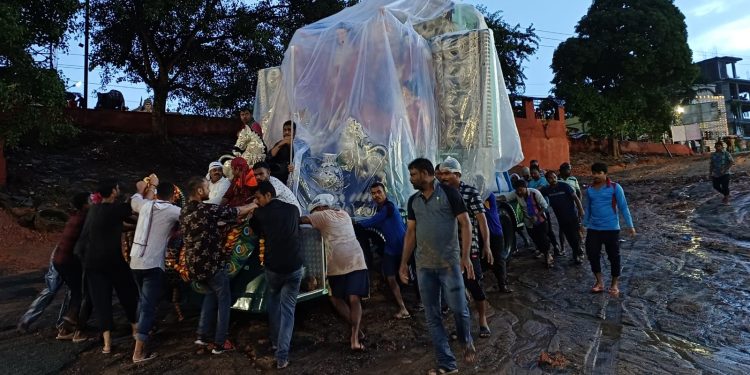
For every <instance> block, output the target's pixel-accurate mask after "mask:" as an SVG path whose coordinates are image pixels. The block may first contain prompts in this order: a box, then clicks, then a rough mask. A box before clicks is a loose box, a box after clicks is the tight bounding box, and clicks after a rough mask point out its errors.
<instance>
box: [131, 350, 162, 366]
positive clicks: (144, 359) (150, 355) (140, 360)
mask: <svg viewBox="0 0 750 375" xmlns="http://www.w3.org/2000/svg"><path fill="white" fill-rule="evenodd" d="M154 358H156V353H150V354H149V355H147V356H145V357H143V358H141V359H135V358H133V363H135V364H138V363H143V362H146V361H150V360H152V359H154Z"/></svg>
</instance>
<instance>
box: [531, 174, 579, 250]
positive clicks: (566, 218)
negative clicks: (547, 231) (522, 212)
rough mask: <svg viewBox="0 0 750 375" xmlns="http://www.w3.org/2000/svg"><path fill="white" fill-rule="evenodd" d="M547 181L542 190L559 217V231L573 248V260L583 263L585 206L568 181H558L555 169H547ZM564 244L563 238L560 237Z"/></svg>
mask: <svg viewBox="0 0 750 375" xmlns="http://www.w3.org/2000/svg"><path fill="white" fill-rule="evenodd" d="M546 177H547V181H548V182H549V186H545V187H543V188H542V189H541V190H540V191H541V192H542V195H544V197H545V198H546V199H547V200H548V201H549V205H550V206H552V211H554V212H555V216H556V217H557V226H558V232H559V233H560V235H561V236H562V235H563V234H564V235H565V238H567V239H568V244H569V245H570V247H571V248H572V249H573V261H575V263H576V264H581V263H583V254H582V252H581V236H580V230H581V219H582V218H583V207H582V206H581V200H580V199H578V196H577V195H576V193H575V191H574V190H573V188H572V187H570V185H568V184H566V183H558V181H557V175H556V174H555V172H554V171H547V173H546ZM560 241H561V243H560V245H561V246H562V238H560Z"/></svg>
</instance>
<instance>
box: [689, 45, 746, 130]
mask: <svg viewBox="0 0 750 375" xmlns="http://www.w3.org/2000/svg"><path fill="white" fill-rule="evenodd" d="M738 61H742V59H741V58H739V57H730V56H724V57H714V58H710V59H707V60H703V61H699V62H697V63H696V64H697V65H698V67H699V68H700V71H701V78H702V80H703V82H705V83H709V84H713V85H715V86H716V91H715V93H714V95H710V94H709V95H705V96H721V97H723V98H724V106H725V108H726V110H725V112H726V120H727V126H728V130H729V134H730V135H737V136H739V137H743V138H747V137H750V79H741V78H739V76H738V75H737V68H736V65H735V64H736V63H737V62H738ZM699 95H700V94H699Z"/></svg>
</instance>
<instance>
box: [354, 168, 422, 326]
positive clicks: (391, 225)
mask: <svg viewBox="0 0 750 375" xmlns="http://www.w3.org/2000/svg"><path fill="white" fill-rule="evenodd" d="M385 190H386V189H385V185H383V183H382V182H376V183H374V184H372V185H371V186H370V194H371V195H372V200H373V201H375V203H376V204H377V205H378V208H377V210H378V211H377V213H376V214H375V216H373V217H371V218H368V219H365V220H362V221H359V222H358V224H359V225H361V226H363V227H365V228H375V229H377V230H379V231H380V233H382V234H383V237H384V238H385V248H384V249H383V261H382V263H383V264H382V267H383V276H385V278H386V280H388V286H389V287H390V288H391V292H392V293H393V297H394V298H396V304H398V308H399V311H398V312H397V313H396V314H395V315H394V316H393V317H394V318H396V319H407V318H410V317H411V315H409V310H407V309H406V305H404V299H403V297H401V288H400V287H399V285H398V282H397V281H396V274H397V273H398V268H399V265H400V264H401V253H402V252H403V250H404V235H406V225H404V221H403V219H401V214H400V213H399V210H398V207H396V205H395V204H394V203H393V202H391V201H390V200H388V197H387V196H386V193H385Z"/></svg>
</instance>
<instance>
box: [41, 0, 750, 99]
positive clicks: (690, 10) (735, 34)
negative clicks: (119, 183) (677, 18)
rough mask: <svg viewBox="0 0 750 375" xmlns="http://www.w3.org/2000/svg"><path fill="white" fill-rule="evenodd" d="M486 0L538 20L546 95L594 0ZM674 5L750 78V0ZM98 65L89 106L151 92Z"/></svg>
mask: <svg viewBox="0 0 750 375" xmlns="http://www.w3.org/2000/svg"><path fill="white" fill-rule="evenodd" d="M464 2H466V3H469V4H475V5H478V4H481V5H484V6H486V7H487V9H488V10H489V11H493V12H494V11H501V12H502V17H503V19H504V20H505V21H506V22H508V23H509V24H511V25H515V24H520V25H521V27H524V28H525V27H526V26H528V25H531V24H533V25H534V28H535V29H536V32H537V34H538V35H539V37H540V42H539V49H538V50H537V52H536V54H535V55H533V56H531V58H530V59H529V61H527V62H526V63H525V64H524V67H525V70H524V73H525V74H526V77H527V78H526V93H525V94H526V95H527V96H547V95H549V90H550V89H551V87H552V85H551V84H550V81H551V80H552V71H551V69H550V67H549V66H550V64H551V63H552V55H553V53H554V50H555V48H556V47H557V45H558V44H559V43H560V42H561V41H563V40H565V39H566V38H569V37H571V36H574V33H575V26H576V24H577V23H578V21H579V20H580V19H581V17H582V16H583V15H585V14H586V11H587V10H588V8H589V6H590V5H591V1H584V0H568V1H559V0H522V1H518V0H514V1H507V0H478V1H474V0H465V1H464ZM675 5H677V7H678V8H680V10H681V11H682V13H683V14H684V15H685V22H686V24H687V30H688V44H689V45H690V48H691V49H692V50H693V60H694V61H700V60H703V59H706V58H711V57H714V56H735V57H740V58H743V59H744V60H743V61H740V62H739V63H737V74H738V75H739V76H740V78H744V79H750V0H676V1H675ZM76 44H77V42H73V43H71V46H70V50H69V52H68V53H67V54H62V53H58V54H57V63H56V64H57V66H58V67H59V69H60V70H61V71H62V72H63V76H64V78H65V79H67V81H68V82H69V83H68V86H73V87H71V88H70V89H69V91H77V92H82V89H81V88H77V87H74V85H75V83H76V82H77V81H83V49H82V48H78V47H77V46H76ZM100 82H101V78H100V75H99V71H98V70H95V71H93V72H90V73H89V97H90V99H89V106H90V107H93V106H94V105H95V104H96V94H95V92H96V91H100V92H106V91H108V90H109V89H114V90H119V91H121V92H122V93H123V95H124V96H125V105H126V106H128V107H130V108H131V109H132V108H135V107H137V106H138V105H139V103H140V101H141V100H142V99H145V98H147V97H149V96H150V95H151V94H150V93H149V92H148V90H147V88H146V86H145V85H143V84H134V83H128V82H121V83H116V82H113V83H112V84H110V85H108V86H107V87H106V88H102V87H101V85H100Z"/></svg>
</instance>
